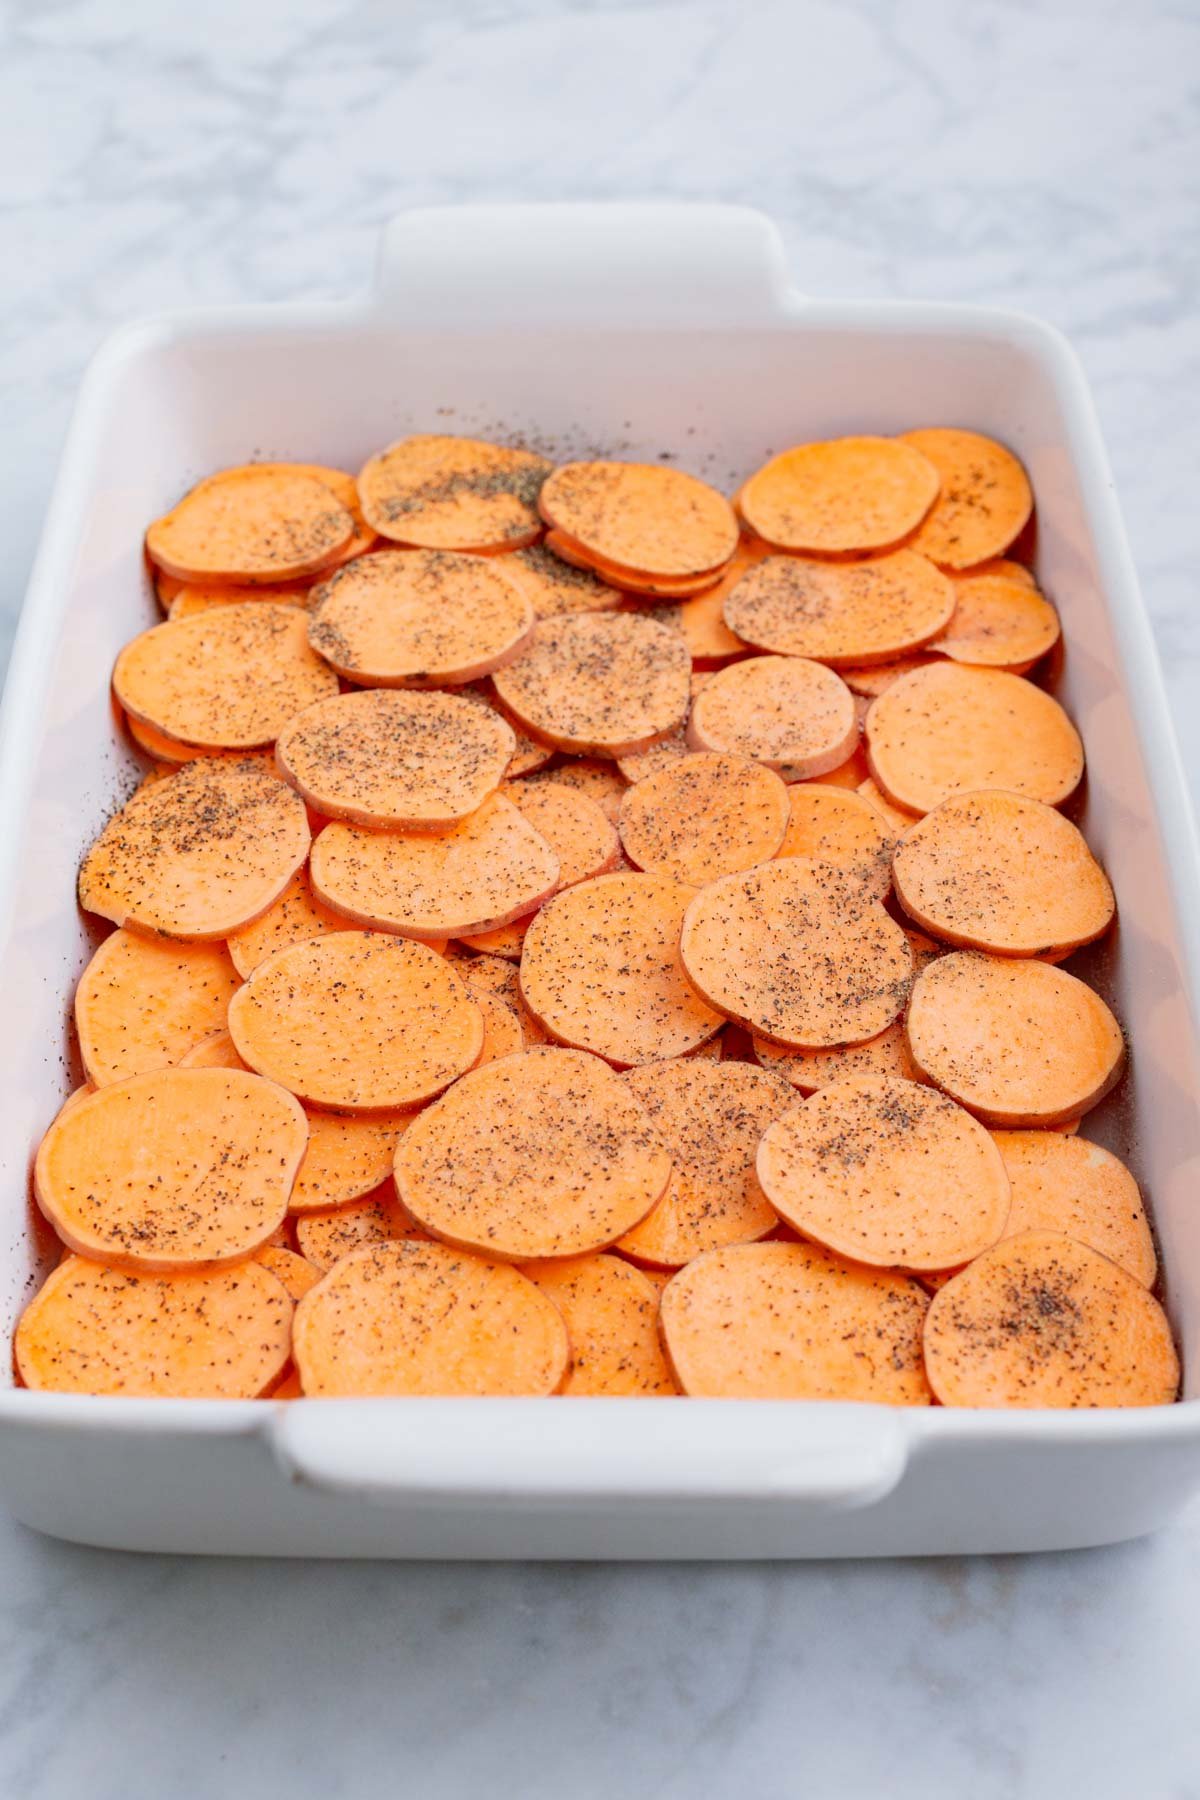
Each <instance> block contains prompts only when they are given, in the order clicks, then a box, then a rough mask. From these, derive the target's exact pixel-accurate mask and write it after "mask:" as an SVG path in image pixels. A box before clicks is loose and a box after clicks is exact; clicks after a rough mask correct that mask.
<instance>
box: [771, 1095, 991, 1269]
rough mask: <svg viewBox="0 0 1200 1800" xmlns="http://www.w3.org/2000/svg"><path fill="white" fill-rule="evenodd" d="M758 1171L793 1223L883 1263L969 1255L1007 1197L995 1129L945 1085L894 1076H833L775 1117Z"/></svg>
mask: <svg viewBox="0 0 1200 1800" xmlns="http://www.w3.org/2000/svg"><path fill="white" fill-rule="evenodd" d="M758 1178H759V1180H760V1181H761V1183H762V1186H763V1192H764V1193H765V1194H766V1196H767V1199H768V1200H769V1201H770V1202H771V1205H772V1206H773V1207H774V1208H775V1211H776V1212H777V1213H778V1214H779V1216H780V1218H781V1219H783V1220H784V1221H785V1223H787V1224H788V1225H790V1226H791V1227H792V1229H793V1230H794V1231H798V1232H799V1233H800V1234H801V1236H802V1237H806V1238H810V1239H814V1240H815V1241H816V1242H817V1243H819V1244H824V1245H825V1246H826V1248H827V1249H829V1250H834V1251H836V1252H837V1253H838V1254H839V1255H840V1256H848V1257H850V1258H851V1259H852V1260H853V1261H854V1262H860V1263H867V1264H869V1265H870V1266H871V1267H873V1268H879V1269H891V1268H897V1267H899V1268H904V1269H913V1270H916V1269H945V1268H948V1267H950V1266H951V1265H953V1264H955V1263H963V1262H969V1261H970V1260H971V1258H972V1257H974V1256H978V1255H979V1253H980V1252H981V1251H983V1250H986V1249H987V1247H988V1246H989V1244H994V1243H995V1242H996V1240H997V1239H998V1238H999V1237H1000V1235H1001V1233H1002V1232H1003V1230H1004V1226H1005V1222H1006V1220H1007V1218H1008V1210H1009V1204H1010V1195H1009V1182H1008V1175H1007V1172H1006V1170H1005V1167H1004V1163H1003V1160H1002V1158H1001V1156H1000V1153H999V1151H998V1150H997V1148H996V1145H995V1143H994V1142H993V1140H992V1137H991V1134H990V1132H987V1131H985V1130H984V1128H983V1126H982V1125H981V1124H980V1123H979V1121H978V1120H977V1119H973V1118H972V1117H971V1115H970V1113H968V1112H966V1111H964V1109H963V1108H962V1107H961V1106H957V1105H956V1104H955V1103H954V1101H953V1100H950V1099H948V1098H947V1096H946V1095H945V1094H940V1093H938V1091H937V1090H936V1088H931V1087H923V1086H921V1085H920V1084H919V1083H917V1082H913V1081H900V1080H897V1079H895V1078H894V1077H890V1076H878V1075H851V1076H847V1077H846V1078H844V1079H843V1080H841V1081H835V1082H831V1083H830V1085H829V1086H828V1087H823V1088H819V1089H818V1090H817V1092H816V1093H815V1094H813V1095H812V1096H811V1097H810V1098H809V1099H807V1100H803V1101H800V1102H799V1103H798V1104H797V1105H795V1106H793V1107H792V1108H791V1110H790V1111H789V1112H787V1113H785V1114H784V1116H783V1117H782V1118H781V1119H776V1120H775V1122H774V1123H773V1124H771V1125H769V1126H768V1128H767V1130H766V1131H765V1133H764V1134H763V1139H762V1143H761V1144H760V1145H759V1150H758Z"/></svg>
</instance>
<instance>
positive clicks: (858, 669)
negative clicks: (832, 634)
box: [838, 650, 939, 701]
mask: <svg viewBox="0 0 1200 1800" xmlns="http://www.w3.org/2000/svg"><path fill="white" fill-rule="evenodd" d="M938 660H939V658H938V657H937V656H935V655H934V654H933V653H932V652H931V651H928V650H915V651H914V652H913V654H912V655H911V656H898V657H897V658H896V659H895V661H894V662H881V663H868V664H867V665H866V666H863V665H861V664H859V665H857V666H855V667H850V668H839V670H838V674H839V675H840V676H841V678H842V680H843V681H844V682H845V684H846V686H847V687H848V688H849V689H850V692H851V693H852V694H854V695H856V696H857V697H858V698H859V699H860V700H866V701H871V700H878V698H879V696H880V694H883V693H886V692H887V690H888V688H890V687H891V685H892V683H893V682H894V681H899V679H900V677H901V676H902V675H911V674H912V672H913V670H914V669H927V668H928V667H929V666H930V664H931V663H936V662H937V661H938Z"/></svg>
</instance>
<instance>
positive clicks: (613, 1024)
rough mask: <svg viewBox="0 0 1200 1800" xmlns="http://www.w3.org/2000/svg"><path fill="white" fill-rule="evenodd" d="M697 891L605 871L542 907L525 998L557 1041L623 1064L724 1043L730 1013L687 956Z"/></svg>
mask: <svg viewBox="0 0 1200 1800" xmlns="http://www.w3.org/2000/svg"><path fill="white" fill-rule="evenodd" d="M692 892H693V890H692V889H691V888H688V887H684V886H682V885H681V884H680V883H679V882H675V881H668V880H666V879H665V878H664V877H662V876H660V875H644V874H630V875H626V874H614V875H601V876H599V877H598V878H597V879H596V880H595V881H588V882H584V883H583V884H582V885H581V886H579V887H574V888H565V889H564V890H563V892H562V893H561V894H556V895H555V897H554V899H553V900H550V901H548V902H547V903H546V905H545V906H543V908H542V910H541V911H540V912H539V913H538V915H537V917H536V919H535V920H534V922H533V924H532V925H531V926H530V927H529V930H528V932H527V933H526V936H525V948H524V951H523V953H522V956H521V993H522V995H523V997H524V1000H525V1004H526V1005H527V1006H528V1008H529V1010H530V1012H531V1013H532V1014H533V1015H534V1017H535V1018H536V1019H537V1020H538V1021H539V1023H540V1024H541V1025H543V1026H544V1027H545V1029H546V1030H547V1031H548V1032H549V1033H550V1035H551V1037H553V1038H556V1039H557V1040H558V1041H559V1042H560V1043H564V1044H572V1045H574V1046H575V1047H576V1048H578V1049H580V1050H591V1051H594V1052H595V1054H596V1055H597V1056H603V1057H606V1058H607V1059H608V1060H609V1061H610V1062H613V1063H616V1064H618V1065H621V1066H629V1065H631V1064H635V1063H643V1062H655V1061H658V1060H659V1059H660V1058H662V1057H668V1056H680V1055H682V1053H683V1052H684V1051H685V1050H694V1049H696V1047H697V1046H698V1045H700V1044H703V1043H705V1042H706V1041H707V1040H708V1039H709V1038H711V1037H715V1035H716V1033H717V1032H718V1031H719V1030H720V1028H721V1024H722V1019H721V1015H720V1013H718V1012H717V1011H716V1010H715V1009H714V1008H713V1007H711V1006H709V1005H708V1004H707V1003H706V1002H705V1001H704V1000H702V999H701V998H700V996H699V994H697V993H696V991H695V989H694V988H693V987H692V985H691V983H690V982H689V980H688V978H687V976H686V974H685V973H684V968H683V964H682V962H681V961H680V956H679V932H680V926H681V923H682V920H683V916H684V911H685V908H686V907H687V904H688V901H689V900H690V899H691V897H692Z"/></svg>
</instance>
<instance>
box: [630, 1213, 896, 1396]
mask: <svg viewBox="0 0 1200 1800" xmlns="http://www.w3.org/2000/svg"><path fill="white" fill-rule="evenodd" d="M928 1307H929V1300H928V1297H927V1296H926V1294H925V1292H924V1290H923V1289H922V1288H921V1287H920V1285H919V1284H918V1283H917V1282H915V1281H910V1280H909V1279H908V1278H907V1277H906V1276H903V1275H898V1274H896V1273H894V1272H892V1271H890V1270H882V1269H863V1268H858V1267H856V1266H855V1265H854V1264H853V1263H847V1262H843V1261H842V1259H841V1257H838V1256H833V1255H832V1254H831V1253H830V1252H829V1251H828V1250H823V1249H822V1248H821V1247H820V1245H819V1244H796V1243H766V1244H735V1245H732V1246H730V1247H729V1248H728V1249H724V1250H709V1251H707V1252H706V1253H705V1254H704V1255H703V1256H698V1257H697V1258H696V1260H695V1261H694V1262H691V1263H689V1264H688V1265H687V1267H686V1268H685V1269H681V1270H680V1271H679V1273H678V1274H677V1275H676V1276H675V1277H674V1278H673V1279H672V1280H671V1281H669V1282H668V1283H667V1285H666V1287H665V1288H664V1289H663V1291H662V1296H661V1298H660V1300H659V1320H660V1328H661V1330H662V1334H663V1343H664V1345H665V1347H666V1351H667V1357H668V1360H669V1361H670V1364H671V1367H672V1369H673V1371H674V1374H675V1379H676V1381H677V1382H678V1383H679V1386H680V1387H681V1388H682V1390H683V1392H684V1393H685V1394H690V1395H692V1396H694V1397H696V1398H699V1399H709V1400H871V1401H875V1402H876V1403H883V1404H885V1405H890V1406H927V1405H928V1404H929V1385H928V1383H927V1381H926V1379H925V1367H924V1363H923V1360H922V1356H921V1328H922V1325H923V1324H924V1320H925V1314H926V1312H927V1310H928Z"/></svg>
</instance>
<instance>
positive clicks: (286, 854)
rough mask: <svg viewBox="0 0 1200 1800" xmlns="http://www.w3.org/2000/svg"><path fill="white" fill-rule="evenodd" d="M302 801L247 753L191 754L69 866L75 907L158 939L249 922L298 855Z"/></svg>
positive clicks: (304, 831) (201, 934)
mask: <svg viewBox="0 0 1200 1800" xmlns="http://www.w3.org/2000/svg"><path fill="white" fill-rule="evenodd" d="M308 846H309V830H308V816H307V814H306V813H305V810H304V805H303V802H302V801H301V800H300V799H298V798H297V796H296V795H295V794H293V793H292V792H291V790H290V789H289V788H287V787H285V786H284V784H283V782H282V781H278V780H276V778H275V776H274V775H273V774H272V773H271V772H270V770H269V769H268V768H266V767H265V766H264V764H263V763H262V762H261V761H256V760H255V759H254V758H252V757H243V758H240V759H237V760H234V759H231V758H221V759H217V758H209V757H204V758H198V759H197V760H196V761H194V762H188V763H185V764H184V765H183V766H182V767H181V768H180V769H179V770H178V771H177V772H176V773H175V774H174V775H169V776H166V777H164V779H163V780H161V781H155V782H153V783H152V784H151V785H150V786H149V787H143V788H140V789H139V790H138V792H137V793H136V794H134V796H133V798H132V799H131V800H128V801H127V802H126V803H125V805H124V806H123V807H122V808H121V810H120V812H118V813H116V814H114V816H113V817H112V818H111V819H110V820H109V822H108V824H107V825H106V826H105V827H104V830H103V831H102V832H101V833H100V836H99V837H98V838H97V839H96V841H95V843H94V844H93V845H92V847H91V849H90V850H89V851H88V852H87V854H86V856H85V857H84V859H83V863H82V865H81V867H80V870H79V904H80V905H81V906H82V907H83V908H84V909H85V910H86V911H87V912H93V913H99V914H100V916H101V918H105V919H111V920H112V921H113V923H114V924H115V925H135V926H139V927H140V928H141V929H142V930H144V931H158V932H162V933H163V934H164V935H165V936H167V937H178V938H201V939H204V938H224V937H228V935H229V933H230V932H231V931H236V930H238V928H239V927H240V926H242V925H248V924H249V923H250V922H251V920H252V919H257V918H259V917H260V916H261V915H262V914H263V913H265V912H266V910H267V908H268V907H269V906H272V905H273V904H274V903H275V901H276V900H277V899H278V898H279V896H280V895H281V894H282V893H283V891H284V889H285V888H286V887H287V885H288V882H289V881H290V880H291V878H292V876H293V875H294V874H295V872H296V870H297V869H298V868H299V867H300V865H301V864H302V863H303V861H304V858H305V857H306V856H307V854H308Z"/></svg>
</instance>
